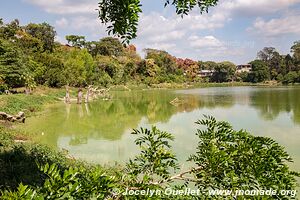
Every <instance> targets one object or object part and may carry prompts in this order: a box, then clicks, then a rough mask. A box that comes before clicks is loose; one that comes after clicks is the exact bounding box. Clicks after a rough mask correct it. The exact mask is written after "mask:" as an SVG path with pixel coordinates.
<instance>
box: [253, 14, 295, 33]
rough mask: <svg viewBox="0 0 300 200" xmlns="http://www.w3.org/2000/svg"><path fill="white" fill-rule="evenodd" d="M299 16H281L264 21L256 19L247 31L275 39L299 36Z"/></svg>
mask: <svg viewBox="0 0 300 200" xmlns="http://www.w3.org/2000/svg"><path fill="white" fill-rule="evenodd" d="M299 22H300V14H298V15H297V14H296V15H287V16H282V17H281V18H274V19H270V20H264V19H262V18H257V19H256V20H255V22H254V23H253V25H252V27H250V28H249V29H248V30H249V31H251V32H253V33H256V34H259V35H263V36H265V37H277V36H282V35H285V34H300V25H299Z"/></svg>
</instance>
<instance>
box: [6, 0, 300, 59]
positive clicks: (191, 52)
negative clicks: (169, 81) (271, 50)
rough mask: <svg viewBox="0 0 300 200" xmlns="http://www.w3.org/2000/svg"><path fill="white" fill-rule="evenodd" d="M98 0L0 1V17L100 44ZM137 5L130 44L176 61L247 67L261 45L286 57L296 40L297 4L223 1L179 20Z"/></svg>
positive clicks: (157, 1)
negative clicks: (138, 10) (135, 27)
mask: <svg viewBox="0 0 300 200" xmlns="http://www.w3.org/2000/svg"><path fill="white" fill-rule="evenodd" d="M98 1H99V0H1V5H0V18H3V20H4V22H9V21H11V20H13V19H19V20H20V23H21V24H22V25H25V24H27V23H30V22H33V23H42V22H47V23H49V24H50V25H52V26H54V27H55V29H56V32H57V37H56V40H57V41H59V42H61V43H66V41H65V36H66V35H70V34H75V35H84V36H86V39H87V40H99V39H100V38H102V37H105V36H107V33H106V27H105V25H103V24H101V22H100V20H99V19H98V18H97V16H98V13H97V10H96V9H97V5H98ZM141 1H142V5H143V6H142V9H143V13H142V14H141V16H140V21H139V26H138V37H137V38H136V39H135V40H133V41H132V44H134V45H136V47H137V49H138V52H139V53H140V54H141V55H143V49H145V48H156V49H161V50H166V51H167V52H169V53H170V54H172V55H174V56H176V57H179V58H190V59H194V60H202V61H208V60H213V61H218V62H219V61H225V60H228V61H232V62H234V63H235V64H245V63H248V62H249V61H251V60H254V59H255V58H256V55H257V52H258V51H259V50H261V49H262V48H263V47H275V48H276V49H277V50H278V51H279V52H280V53H281V54H288V53H290V47H291V46H292V44H293V43H294V42H295V41H297V40H300V0H221V1H219V3H218V5H217V6H216V7H214V8H212V9H210V10H209V13H204V14H202V15H201V14H200V13H199V10H198V9H197V8H195V9H194V10H193V11H192V12H191V13H190V14H189V15H188V16H184V17H183V18H181V17H180V16H177V15H176V14H175V11H174V8H173V7H172V6H168V7H167V8H164V1H165V0H141Z"/></svg>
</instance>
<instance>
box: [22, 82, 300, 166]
mask: <svg viewBox="0 0 300 200" xmlns="http://www.w3.org/2000/svg"><path fill="white" fill-rule="evenodd" d="M112 95H113V99H112V100H109V101H102V100H101V101H97V102H92V103H90V104H83V105H77V104H72V105H70V104H63V103H59V104H57V105H54V106H51V107H49V108H48V109H47V111H46V112H45V114H44V115H41V116H38V117H33V118H30V119H28V121H27V123H26V124H25V125H22V126H24V127H22V128H25V129H26V130H27V131H30V132H34V133H36V140H37V141H39V142H42V143H46V144H48V145H50V146H52V147H54V148H65V149H68V150H69V151H70V153H71V154H72V155H74V156H75V157H79V158H83V159H86V160H89V161H95V162H103V161H122V160H126V159H128V158H129V157H130V156H132V155H133V154H134V153H135V152H136V147H135V146H134V144H133V138H132V136H131V135H130V134H129V133H130V132H131V130H132V129H133V128H137V127H140V126H143V127H149V126H151V125H153V124H155V125H157V126H158V127H159V128H161V129H163V130H166V131H169V132H171V133H173V134H174V135H175V138H176V140H175V142H174V149H175V151H176V152H177V154H178V155H179V157H180V159H182V161H184V160H185V158H186V157H187V156H188V155H189V154H190V153H192V152H193V151H194V147H195V146H196V137H195V136H194V133H195V129H196V125H195V124H194V122H195V121H196V120H197V119H199V118H201V117H202V115H203V114H209V115H214V116H216V117H217V118H218V119H222V120H226V121H229V122H230V123H232V124H233V126H234V127H235V128H236V129H241V128H244V129H247V130H249V131H250V132H251V133H253V134H257V135H265V136H269V137H272V138H274V139H276V140H277V141H279V142H280V143H281V144H282V145H284V146H286V147H287V149H288V151H289V152H290V153H291V154H292V156H293V157H294V158H295V160H297V162H296V165H297V166H299V168H300V154H299V153H298V152H299V148H298V147H299V145H300V134H299V133H300V127H299V126H298V125H296V124H300V105H299V102H300V87H281V88H263V87H232V88H204V89H191V90H177V91H171V90H147V91H131V92H114V93H113V94H112ZM176 98H177V99H176ZM174 99H175V100H176V101H175V103H170V102H171V101H174Z"/></svg>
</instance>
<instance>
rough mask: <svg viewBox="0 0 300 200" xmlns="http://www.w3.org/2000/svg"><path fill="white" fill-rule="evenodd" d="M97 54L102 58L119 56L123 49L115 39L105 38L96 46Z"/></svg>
mask: <svg viewBox="0 0 300 200" xmlns="http://www.w3.org/2000/svg"><path fill="white" fill-rule="evenodd" d="M96 49H97V53H98V54H100V55H104V56H121V55H123V54H124V47H123V45H122V44H121V42H120V41H119V40H118V39H117V38H112V37H105V38H102V39H101V40H100V42H99V43H97V44H96Z"/></svg>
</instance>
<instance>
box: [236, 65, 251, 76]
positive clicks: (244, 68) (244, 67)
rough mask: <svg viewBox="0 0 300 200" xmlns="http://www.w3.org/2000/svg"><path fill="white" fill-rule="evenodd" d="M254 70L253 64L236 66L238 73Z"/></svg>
mask: <svg viewBox="0 0 300 200" xmlns="http://www.w3.org/2000/svg"><path fill="white" fill-rule="evenodd" d="M251 70H252V65H250V64H246V65H237V66H236V73H239V74H240V73H243V72H247V73H249V72H251Z"/></svg>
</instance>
